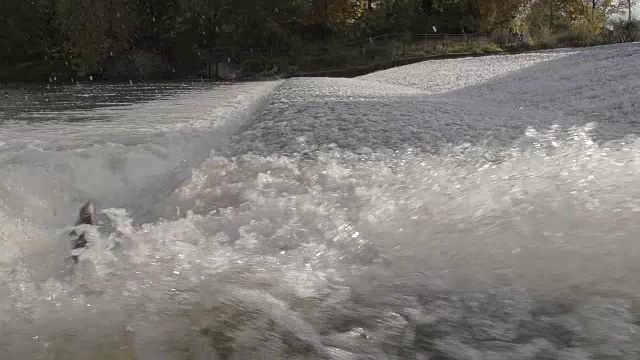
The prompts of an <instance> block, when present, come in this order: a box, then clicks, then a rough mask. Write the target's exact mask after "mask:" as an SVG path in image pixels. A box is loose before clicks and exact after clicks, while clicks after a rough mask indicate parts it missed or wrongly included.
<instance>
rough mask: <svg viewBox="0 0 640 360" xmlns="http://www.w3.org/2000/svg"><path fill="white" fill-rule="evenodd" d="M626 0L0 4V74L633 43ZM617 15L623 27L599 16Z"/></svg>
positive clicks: (295, 66) (278, 65)
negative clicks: (218, 59) (216, 58)
mask: <svg viewBox="0 0 640 360" xmlns="http://www.w3.org/2000/svg"><path fill="white" fill-rule="evenodd" d="M633 1H634V0H619V1H616V0H233V1H232V0H162V1H161V0H109V1H105V0H32V1H23V0H4V1H2V2H1V4H0V78H2V79H15V80H36V81H46V80H48V79H49V78H51V79H53V78H55V79H57V80H56V81H70V80H73V79H79V78H80V79H85V78H88V77H89V76H93V77H98V78H99V77H104V78H107V79H148V78H177V77H186V76H198V75H203V74H206V73H207V70H206V66H205V64H204V60H205V59H206V58H207V57H206V56H204V54H206V53H207V52H208V51H209V49H221V48H225V49H251V50H252V49H256V50H257V52H258V53H260V52H261V55H260V56H253V55H252V56H246V55H238V56H237V57H235V58H234V59H233V61H234V62H235V66H234V67H235V69H236V70H237V71H238V72H239V73H240V75H242V76H247V75H256V74H259V75H261V76H269V75H271V74H276V73H281V72H295V71H317V70H326V69H338V68H344V67H358V66H367V65H373V64H381V63H387V62H390V61H395V60H397V59H402V58H411V57H425V56H428V55H432V54H445V53H459V52H471V53H483V52H492V51H495V50H499V49H505V50H521V49H530V48H532V49H535V48H548V47H556V46H588V45H594V44H603V43H611V42H625V41H635V40H638V39H640V25H639V24H640V23H639V22H638V21H633V18H632V14H631V10H632V9H633V7H632V6H633ZM621 9H622V10H626V11H627V12H629V14H628V15H629V16H628V18H627V19H625V20H622V18H620V20H615V21H614V20H609V19H611V15H612V14H615V13H617V12H620V11H621ZM385 34H393V35H385ZM441 34H458V35H459V36H457V37H448V38H445V37H444V36H441ZM463 34H468V35H463ZM473 34H487V35H483V36H473ZM251 54H254V53H253V51H251ZM267 54H268V55H267Z"/></svg>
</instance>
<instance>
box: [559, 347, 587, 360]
mask: <svg viewBox="0 0 640 360" xmlns="http://www.w3.org/2000/svg"><path fill="white" fill-rule="evenodd" d="M592 359H594V357H593V356H591V354H589V353H588V352H587V351H585V350H582V349H569V350H564V351H562V352H560V353H559V354H558V360H592Z"/></svg>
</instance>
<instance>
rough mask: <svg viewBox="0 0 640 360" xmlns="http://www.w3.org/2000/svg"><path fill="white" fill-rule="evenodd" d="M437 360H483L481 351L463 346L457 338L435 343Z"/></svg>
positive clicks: (440, 340) (438, 340)
mask: <svg viewBox="0 0 640 360" xmlns="http://www.w3.org/2000/svg"><path fill="white" fill-rule="evenodd" d="M434 354H435V355H436V359H439V358H442V359H447V360H482V353H481V352H480V350H477V349H474V348H472V347H470V346H468V345H465V344H463V343H462V342H460V341H459V340H458V339H455V338H445V339H437V340H436V341H435V342H434Z"/></svg>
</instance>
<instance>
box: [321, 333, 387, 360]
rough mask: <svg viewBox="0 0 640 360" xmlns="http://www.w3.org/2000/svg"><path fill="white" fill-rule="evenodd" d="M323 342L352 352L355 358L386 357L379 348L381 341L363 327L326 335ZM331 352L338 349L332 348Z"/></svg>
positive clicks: (343, 350)
mask: <svg viewBox="0 0 640 360" xmlns="http://www.w3.org/2000/svg"><path fill="white" fill-rule="evenodd" d="M322 344H323V345H325V346H327V347H329V348H332V349H339V350H340V351H342V352H347V353H350V354H352V355H353V356H354V359H361V358H367V359H368V358H372V359H378V358H386V355H385V353H384V352H383V351H382V349H380V348H379V341H378V340H377V339H374V338H373V337H372V336H371V334H370V332H369V331H367V330H365V329H363V328H354V329H351V330H349V331H347V332H343V333H336V334H331V335H327V336H324V337H323V338H322ZM331 352H332V353H335V352H337V350H332V351H331Z"/></svg>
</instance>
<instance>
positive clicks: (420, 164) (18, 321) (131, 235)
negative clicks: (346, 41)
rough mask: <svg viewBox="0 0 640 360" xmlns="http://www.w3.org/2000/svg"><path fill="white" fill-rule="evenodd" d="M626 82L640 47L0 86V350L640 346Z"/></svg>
mask: <svg viewBox="0 0 640 360" xmlns="http://www.w3.org/2000/svg"><path fill="white" fill-rule="evenodd" d="M639 92H640V46H639V45H638V44H630V45H616V46H606V47H596V48H591V49H579V50H558V51H550V52H540V53H533V54H523V55H514V56H493V57H485V58H473V59H457V60H442V61H433V62H426V63H420V64H415V65H410V66H405V67H400V68H396V69H391V70H387V71H383V72H378V73H374V74H370V75H367V76H363V77H360V78H357V79H328V78H317V79H313V78H302V79H290V80H285V81H273V82H258V83H244V84H220V85H211V84H206V83H204V84H203V83H197V82H196V83H170V84H153V83H152V84H146V85H135V84H134V85H131V84H123V85H98V84H91V85H57V86H50V87H36V86H30V87H27V86H22V85H2V86H1V87H0V107H1V108H0V250H1V251H0V352H1V353H2V356H0V358H2V359H9V360H13V359H16V360H18V359H61V360H62V359H145V360H146V359H149V360H151V359H171V360H173V359H285V358H287V359H341V360H350V359H420V360H426V359H431V360H434V359H438V360H467V359H470V360H476V359H478V360H484V359H487V360H489V359H491V360H493V359H558V360H582V359H594V360H595V359H639V358H640V303H638V301H639V300H640V261H638V260H639V258H640V244H639V243H638V242H639V241H640V140H639V138H638V133H639V132H640V119H639V116H638V114H640V100H638V98H637V94H638V93H639ZM88 200H93V201H94V202H95V203H96V206H97V207H98V210H99V214H98V217H99V223H98V224H97V226H86V225H84V226H85V228H86V229H85V230H86V231H87V234H88V238H89V243H90V247H89V248H88V250H87V251H86V252H85V253H84V254H83V255H82V257H81V260H80V263H79V264H78V266H77V267H76V268H73V267H72V265H71V264H70V262H69V256H70V248H69V246H70V245H69V235H68V234H69V232H70V231H71V230H72V228H73V227H72V225H73V222H74V221H75V218H76V216H77V211H78V209H79V207H80V206H81V205H82V204H83V203H84V202H86V201H88Z"/></svg>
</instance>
